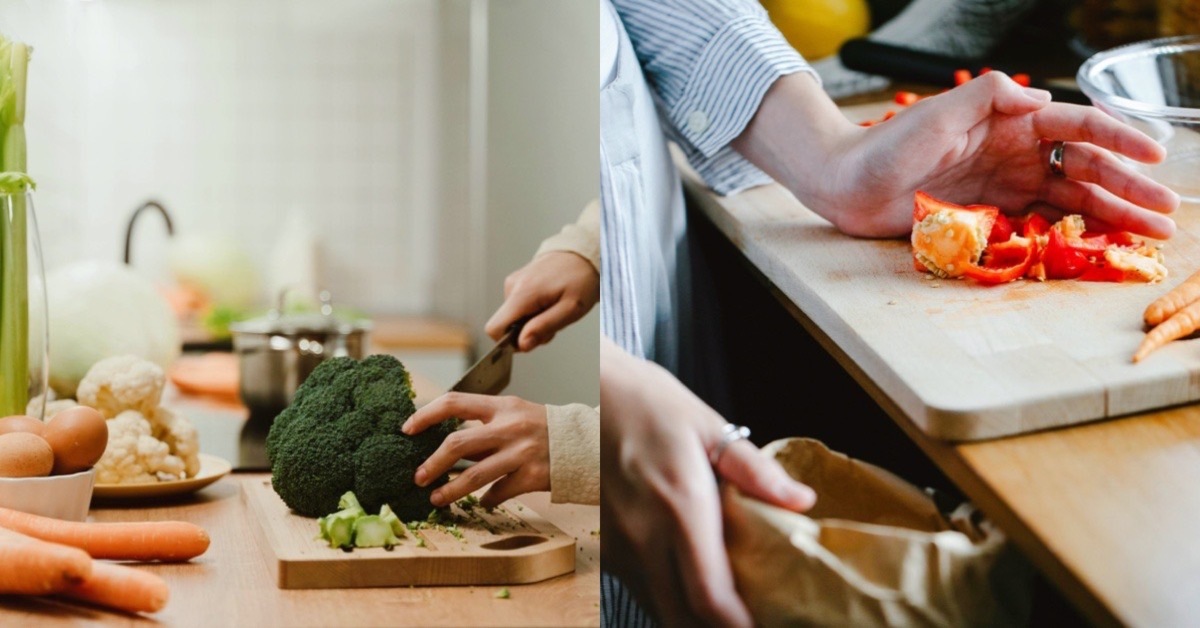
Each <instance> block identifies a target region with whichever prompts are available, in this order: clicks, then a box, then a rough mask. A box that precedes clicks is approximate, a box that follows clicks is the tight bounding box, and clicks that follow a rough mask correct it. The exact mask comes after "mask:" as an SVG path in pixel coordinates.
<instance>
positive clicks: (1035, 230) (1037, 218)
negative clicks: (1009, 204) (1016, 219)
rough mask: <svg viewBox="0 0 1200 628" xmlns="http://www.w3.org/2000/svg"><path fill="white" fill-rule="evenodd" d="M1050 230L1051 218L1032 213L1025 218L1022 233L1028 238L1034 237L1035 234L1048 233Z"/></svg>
mask: <svg viewBox="0 0 1200 628" xmlns="http://www.w3.org/2000/svg"><path fill="white" fill-rule="evenodd" d="M1049 230H1050V221H1049V220H1046V219H1045V218H1044V217H1042V215H1041V214H1030V215H1029V217H1028V218H1026V219H1025V226H1024V228H1023V229H1022V230H1021V233H1022V234H1023V235H1024V236H1025V237H1026V238H1032V237H1034V236H1040V235H1046V232H1047V231H1049Z"/></svg>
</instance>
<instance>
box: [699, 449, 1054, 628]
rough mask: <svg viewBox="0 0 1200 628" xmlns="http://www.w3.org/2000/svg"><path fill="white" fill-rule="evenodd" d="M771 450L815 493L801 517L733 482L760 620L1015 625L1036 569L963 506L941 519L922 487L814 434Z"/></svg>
mask: <svg viewBox="0 0 1200 628" xmlns="http://www.w3.org/2000/svg"><path fill="white" fill-rule="evenodd" d="M765 451H766V452H767V453H768V454H769V455H772V456H774V457H775V459H776V460H778V461H779V463H780V464H782V465H783V467H784V468H785V469H786V470H787V472H788V473H789V474H791V475H792V477H794V478H796V479H797V480H800V481H802V482H804V483H805V484H807V485H809V486H811V487H812V488H813V490H815V491H816V492H817V504H816V506H815V507H814V508H813V509H812V510H811V511H809V512H807V513H805V514H797V513H794V512H789V511H787V510H784V509H781V508H776V507H773V506H769V505H766V504H764V503H762V502H759V501H757V500H753V499H750V498H747V497H745V496H744V495H741V494H740V493H738V492H737V491H736V490H735V489H733V488H732V487H726V488H725V490H724V492H723V495H722V498H723V502H724V511H725V529H726V544H727V546H728V551H729V558H730V562H731V564H732V566H733V571H734V576H735V579H736V581H737V588H738V591H739V593H740V594H741V596H742V599H743V600H745V602H746V604H747V605H748V606H749V608H750V611H751V613H752V614H753V615H754V618H755V620H756V621H757V622H758V623H759V624H760V625H762V626H854V627H855V628H859V627H863V628H865V627H871V626H952V627H955V628H959V627H963V626H1020V625H1024V624H1026V623H1027V621H1028V617H1029V606H1030V602H1031V589H1030V586H1031V577H1032V571H1031V570H1030V567H1029V565H1028V564H1027V563H1026V562H1025V560H1024V558H1023V557H1022V556H1021V555H1020V554H1019V553H1018V552H1017V551H1016V549H1015V548H1014V547H1012V546H1011V545H1010V543H1009V542H1008V541H1007V540H1006V539H1005V537H1004V535H1003V534H1001V533H1000V531H999V530H998V529H996V528H995V527H994V526H992V525H991V524H990V523H989V522H988V521H986V520H984V519H982V517H981V516H980V514H979V513H978V512H977V511H974V509H973V508H972V507H971V506H970V505H969V504H965V505H964V506H962V507H960V508H959V509H958V510H956V511H955V512H954V513H953V514H952V515H951V516H949V517H946V516H943V515H942V513H941V512H939V511H938V509H937V507H936V506H935V505H934V502H933V500H932V499H931V498H930V497H929V496H927V495H926V494H925V493H923V492H921V491H920V490H918V489H917V488H916V487H915V486H913V485H911V484H909V483H907V482H905V481H904V480H902V479H900V478H898V477H896V476H895V475H892V474H891V473H889V472H887V471H884V470H883V469H880V468H878V467H875V466H873V465H870V464H867V463H865V462H862V461H858V460H854V459H852V458H849V457H847V456H845V455H843V454H840V453H836V452H833V451H830V450H829V449H828V448H827V447H825V445H824V444H822V443H821V442H819V441H815V440H812V439H807V438H793V439H784V440H779V441H775V442H773V443H771V444H770V445H768V446H767V447H766V448H765Z"/></svg>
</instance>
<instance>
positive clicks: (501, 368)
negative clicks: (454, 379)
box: [450, 319, 527, 395]
mask: <svg viewBox="0 0 1200 628" xmlns="http://www.w3.org/2000/svg"><path fill="white" fill-rule="evenodd" d="M526 320H527V319H522V320H519V321H517V322H515V323H513V324H512V326H510V327H509V328H508V331H506V332H504V335H503V336H501V337H500V340H499V341H498V342H496V346H495V347H492V350H491V351H488V352H487V354H486V355H484V356H483V357H482V358H479V360H478V361H477V362H475V365H474V366H472V367H471V368H470V369H468V370H467V372H466V373H465V374H464V375H463V376H462V378H461V379H459V380H458V383H456V384H455V385H454V386H452V387H451V388H450V391H451V392H465V393H475V394H479V395H498V394H500V392H501V391H502V390H504V389H505V388H506V387H507V386H508V382H509V380H510V379H512V357H513V354H514V353H516V352H517V340H518V339H519V338H520V337H521V329H522V328H523V327H525V321H526Z"/></svg>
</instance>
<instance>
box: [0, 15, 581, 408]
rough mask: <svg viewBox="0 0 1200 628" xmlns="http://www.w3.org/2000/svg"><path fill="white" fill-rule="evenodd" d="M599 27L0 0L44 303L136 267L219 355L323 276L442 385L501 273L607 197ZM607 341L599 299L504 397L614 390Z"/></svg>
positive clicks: (495, 295) (333, 292) (494, 295)
mask: <svg viewBox="0 0 1200 628" xmlns="http://www.w3.org/2000/svg"><path fill="white" fill-rule="evenodd" d="M596 21H597V17H596V5H595V3H594V2H592V1H588V0H580V1H572V2H555V1H549V0H496V1H489V0H340V1H339V2H337V3H336V4H334V3H330V2H328V1H321V0H256V1H255V2H243V1H239V0H174V1H171V2H161V1H156V0H0V30H3V32H4V33H5V34H7V35H8V36H10V37H13V38H14V39H17V40H20V41H24V42H26V43H28V44H30V45H32V47H33V57H32V61H31V64H30V71H29V77H30V78H29V88H28V89H29V91H28V105H27V108H28V114H27V118H26V129H27V134H28V146H29V149H28V152H29V172H30V174H31V175H32V176H33V177H34V179H35V180H36V181H37V184H38V189H37V203H36V205H37V213H38V218H39V220H40V229H41V242H42V247H43V249H44V259H45V265H46V271H47V274H48V275H49V276H50V277H51V279H50V289H51V291H52V294H51V310H52V314H51V315H52V316H53V311H54V307H55V302H56V299H55V297H54V294H53V290H54V288H55V279H54V277H55V273H56V271H57V270H59V269H63V268H68V267H71V266H72V265H78V264H80V263H86V262H90V261H95V260H104V261H105V262H113V263H121V262H125V261H128V265H129V267H130V268H131V269H132V270H133V271H134V272H136V273H137V274H138V275H139V276H141V277H144V278H146V279H147V280H149V281H151V282H153V284H154V285H155V286H156V287H157V288H158V289H159V290H160V291H161V292H162V294H164V295H165V296H166V297H167V298H168V299H169V302H170V303H171V304H172V308H173V312H174V313H175V314H176V315H177V316H178V317H179V321H180V325H181V327H180V329H181V332H182V335H181V341H182V342H183V344H184V346H183V348H184V349H185V350H193V351H195V352H208V351H212V350H219V349H222V348H223V347H224V345H225V343H228V336H227V334H228V331H227V326H228V323H229V322H230V321H233V320H238V319H244V318H248V317H253V316H261V315H263V314H264V313H265V312H266V311H267V310H268V309H269V308H270V307H272V306H273V305H275V304H276V303H277V301H278V297H279V295H280V294H281V291H282V290H283V288H285V287H288V286H292V287H294V289H293V290H292V291H291V292H290V293H288V294H289V297H288V299H287V301H288V307H298V308H300V309H304V308H305V307H310V306H312V304H313V303H314V302H315V297H316V294H317V293H318V292H319V291H322V290H324V291H328V292H329V294H330V296H331V298H332V302H333V304H334V306H335V307H336V308H338V311H340V312H349V313H352V314H353V315H361V316H365V317H366V318H369V319H370V320H371V322H372V323H373V325H374V327H373V329H372V331H371V332H370V339H371V343H372V349H373V350H374V351H380V352H389V353H393V354H396V355H397V356H398V357H400V358H401V359H402V360H403V361H405V363H406V364H408V365H409V366H410V367H411V368H413V369H414V370H415V371H416V372H417V373H418V374H419V375H421V376H422V377H423V378H424V379H423V382H424V383H426V384H427V388H426V390H433V391H438V392H440V391H441V390H444V389H445V388H447V387H449V386H450V385H451V384H453V383H454V381H455V380H456V379H457V377H458V376H459V375H460V374H461V373H462V372H463V371H464V370H465V369H466V368H467V366H469V365H470V363H471V361H473V359H474V358H475V357H477V356H478V355H479V354H480V353H481V352H484V351H486V350H488V349H490V347H491V344H492V343H491V340H490V339H488V338H487V337H486V336H485V335H484V334H483V331H482V330H483V324H484V322H485V321H486V320H487V318H488V317H489V316H490V314H491V313H492V312H493V311H494V310H495V308H496V307H497V306H498V305H499V304H500V303H501V301H502V297H503V280H504V277H505V276H506V275H507V274H508V273H509V272H511V271H513V270H516V269H517V268H519V267H520V266H521V265H523V264H524V263H526V262H527V261H528V260H529V259H530V258H531V256H532V255H533V253H534V251H535V250H536V248H537V246H538V244H539V243H540V242H541V240H542V239H544V238H546V237H548V236H550V235H552V234H554V233H556V232H557V231H558V230H559V229H560V228H561V227H562V226H563V225H564V224H566V223H568V222H572V221H574V220H575V219H576V217H577V216H578V214H579V212H580V210H581V209H582V208H583V207H584V205H585V204H586V203H587V202H588V201H589V200H590V199H592V198H593V197H595V196H596V194H597V178H596V172H597V170H598V162H597V160H598V153H597V150H596V136H597V128H598V112H597V95H596V80H595V68H596V67H597V65H598V64H597V60H596V57H597V55H598V34H597V29H596ZM548 51H553V54H548ZM143 207H147V208H148V209H147V210H146V211H142V212H139V211H138V210H139V208H143ZM159 208H161V209H162V211H160V210H159ZM163 213H165V214H166V216H167V217H168V218H169V220H170V222H171V225H172V227H173V235H169V234H168V229H167V226H166V224H165V220H164V217H163V216H162V215H161V214H163ZM135 215H136V216H137V219H136V220H133V218H134V216H135ZM131 222H132V223H133V224H132V225H131ZM82 305H83V309H88V308H87V306H88V305H89V304H86V303H85V304H82ZM91 309H92V312H93V314H96V315H98V316H101V315H103V312H102V311H101V309H102V306H101V304H94V307H92V308H91ZM54 329H55V327H54V323H53V322H52V323H51V330H52V335H51V340H50V344H51V365H52V366H51V368H52V370H53V369H54V364H55V355H56V352H58V351H63V350H65V349H60V348H59V344H61V343H62V341H61V339H60V341H59V343H57V344H56V340H55V337H54V336H55V335H54V333H53V332H54ZM59 335H60V336H62V334H59ZM598 337H599V326H598V322H597V317H596V316H595V314H592V315H590V316H588V317H587V318H586V319H585V320H583V321H581V322H580V323H578V324H576V325H575V326H573V327H572V328H570V329H569V330H567V331H565V332H564V333H561V334H559V335H558V336H557V337H556V338H555V340H554V341H553V342H552V343H551V344H550V345H549V346H547V347H544V348H542V349H539V350H538V351H536V352H535V353H533V354H530V355H519V356H517V358H516V360H515V366H514V376H513V382H512V384H511V386H510V387H509V389H508V392H510V393H514V394H519V395H521V396H523V397H526V398H528V399H531V400H535V401H539V402H548V403H568V402H582V403H587V404H590V405H595V404H598V403H599V399H598V398H599V394H598V388H597V380H598V370H597V369H598V367H597V362H598V348H597V339H598ZM52 381H53V378H52Z"/></svg>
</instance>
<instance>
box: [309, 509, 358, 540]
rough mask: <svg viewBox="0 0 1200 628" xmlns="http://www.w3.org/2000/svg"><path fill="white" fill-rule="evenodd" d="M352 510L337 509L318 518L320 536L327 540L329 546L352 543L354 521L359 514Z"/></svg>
mask: <svg viewBox="0 0 1200 628" xmlns="http://www.w3.org/2000/svg"><path fill="white" fill-rule="evenodd" d="M360 512H361V511H358V512H355V511H353V510H339V511H338V512H335V513H333V514H331V515H326V516H324V517H321V518H320V519H318V520H317V521H318V525H319V527H320V528H321V538H323V539H325V540H326V541H329V547H348V546H350V545H353V543H354V522H355V521H356V520H357V519H358V518H359V517H360V516H361V515H360V514H359V513H360Z"/></svg>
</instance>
